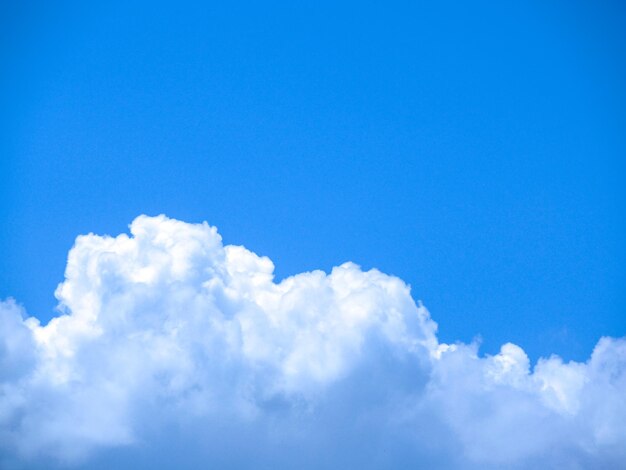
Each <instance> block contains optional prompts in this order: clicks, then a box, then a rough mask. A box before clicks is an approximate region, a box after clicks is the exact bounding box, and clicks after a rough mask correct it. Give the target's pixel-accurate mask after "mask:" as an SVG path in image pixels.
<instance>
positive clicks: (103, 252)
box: [0, 216, 626, 468]
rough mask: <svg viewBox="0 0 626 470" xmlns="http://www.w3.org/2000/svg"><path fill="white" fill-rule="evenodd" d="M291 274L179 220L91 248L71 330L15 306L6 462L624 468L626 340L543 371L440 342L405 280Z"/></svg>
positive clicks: (0, 357) (89, 238)
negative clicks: (279, 273) (277, 273)
mask: <svg viewBox="0 0 626 470" xmlns="http://www.w3.org/2000/svg"><path fill="white" fill-rule="evenodd" d="M273 268H274V266H273V264H272V262H271V261H270V260H269V259H268V258H267V257H259V256H257V255H256V254H254V253H252V252H250V251H249V250H247V249H245V248H243V247H239V246H223V245H222V241H221V237H220V236H219V235H218V233H217V231H216V229H215V228H213V227H210V226H208V225H207V224H201V225H192V224H187V223H184V222H180V221H176V220H171V219H168V218H166V217H164V216H159V217H154V218H150V217H145V216H141V217H138V218H137V219H136V220H135V221H134V222H133V223H132V225H131V236H130V237H129V236H127V235H125V234H123V235H119V236H118V237H115V238H112V237H100V236H96V235H93V234H90V235H86V236H80V237H78V238H77V240H76V244H75V246H74V247H73V248H72V250H71V251H70V254H69V258H68V264H67V269H66V278H65V281H64V282H63V283H62V284H60V285H59V287H58V289H57V291H56V295H57V298H58V300H59V308H60V310H61V312H63V315H61V316H59V317H57V318H55V319H53V320H52V321H50V322H49V323H48V324H47V325H45V326H42V325H40V324H39V323H38V322H37V321H36V320H35V319H34V318H28V319H24V316H25V313H24V312H23V311H22V310H21V309H20V308H19V307H18V306H17V305H16V304H15V303H14V302H13V301H6V302H2V303H0V455H5V457H4V460H2V457H0V464H2V463H4V465H5V466H15V467H16V468H22V467H26V466H37V465H44V464H43V462H45V463H46V465H45V466H49V465H50V462H57V463H69V464H72V465H79V466H80V465H85V466H86V465H89V466H90V467H94V466H95V467H97V466H98V465H100V466H101V467H102V468H106V467H107V466H110V465H111V462H116V463H115V466H116V467H120V466H121V467H124V466H127V467H131V466H137V465H138V462H139V463H140V462H143V463H144V464H146V465H147V464H149V465H150V466H155V465H156V466H159V465H160V466H164V467H167V466H171V465H184V466H188V467H193V466H198V467H204V466H206V464H207V462H209V463H213V464H214V465H217V466H229V465H230V466H232V465H235V466H243V467H252V466H255V465H253V461H254V462H255V463H256V465H257V466H258V465H260V466H263V465H267V466H273V467H276V466H279V467H280V466H283V467H293V466H299V467H301V468H304V467H307V466H309V467H314V466H315V467H319V466H324V467H342V468H343V467H345V466H354V465H359V466H361V467H367V466H370V467H381V466H387V467H388V466H402V467H406V466H416V467H420V466H428V465H431V466H433V465H434V466H438V467H455V468H468V467H476V468H484V467H486V466H490V465H491V466H494V467H498V468H500V467H502V466H503V465H504V466H515V467H522V468H524V467H528V468H531V467H533V466H536V465H537V463H542V464H543V465H544V466H553V467H555V468H556V467H563V466H568V467H577V466H578V467H583V468H584V467H597V466H601V465H608V466H615V465H619V464H621V463H622V462H624V459H625V458H626V451H625V450H624V449H626V424H625V423H626V401H625V400H624V397H625V396H626V341H625V340H624V339H611V338H603V339H601V340H600V342H599V343H598V345H597V346H596V348H595V350H594V352H593V354H592V356H591V358H590V359H589V361H587V362H586V363H574V362H570V363H563V361H562V360H561V359H560V358H558V357H551V358H548V359H541V360H540V361H539V362H538V363H537V364H536V365H535V366H534V368H531V364H530V362H529V360H528V357H527V356H526V354H525V353H524V351H523V350H522V349H521V348H520V347H518V346H516V345H513V344H510V343H509V344H505V345H504V346H503V347H502V349H501V351H500V353H499V354H497V355H495V356H487V357H481V356H479V354H478V348H477V346H476V345H474V344H470V345H465V344H456V345H445V344H440V343H438V341H437V338H436V325H435V323H434V322H433V321H432V320H431V319H430V316H429V313H428V312H427V310H426V309H425V308H424V307H422V306H417V305H416V304H415V303H414V301H413V299H412V298H411V295H410V292H409V288H408V286H407V285H406V284H404V283H403V282H402V281H401V280H400V279H398V278H395V277H393V276H388V275H385V274H383V273H381V272H379V271H377V270H371V271H367V272H363V271H362V270H361V269H360V268H359V267H358V266H357V265H355V264H352V263H346V264H343V265H341V266H339V267H336V268H334V269H333V270H332V272H331V273H330V274H326V273H323V272H321V271H314V272H310V273H303V274H299V275H296V276H293V277H290V278H288V279H285V280H283V281H282V282H280V283H275V282H274V281H273ZM181 452H182V454H183V455H184V457H180V455H181ZM173 455H178V456H179V457H176V458H177V459H179V458H182V459H183V460H182V461H181V460H175V461H172V460H170V461H169V462H170V463H169V464H168V459H172V458H174V457H173ZM185 459H187V460H185ZM255 468H256V466H255Z"/></svg>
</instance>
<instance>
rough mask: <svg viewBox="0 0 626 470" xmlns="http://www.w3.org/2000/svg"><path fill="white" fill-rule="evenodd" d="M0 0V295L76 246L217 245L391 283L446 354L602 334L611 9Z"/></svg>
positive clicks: (618, 273) (608, 229) (610, 174)
mask: <svg viewBox="0 0 626 470" xmlns="http://www.w3.org/2000/svg"><path fill="white" fill-rule="evenodd" d="M204 3H207V2H197V3H195V2H186V1H176V2H126V1H124V2H121V1H111V2H103V3H102V4H99V3H98V4H96V5H94V4H93V2H32V1H25V2H2V3H1V6H0V18H1V20H0V22H1V23H0V45H1V50H0V54H1V57H0V58H1V63H2V69H1V70H0V72H1V74H0V152H1V165H2V166H1V175H2V185H1V189H0V191H1V192H0V204H1V206H0V217H1V219H0V220H1V221H2V223H1V233H0V297H6V296H14V297H16V298H17V299H18V300H19V301H20V302H21V303H23V304H24V305H25V307H26V308H27V309H28V312H29V313H30V314H31V315H35V316H37V317H39V318H40V319H42V320H43V321H47V320H48V319H49V318H51V316H53V315H54V314H55V313H54V305H55V303H56V302H55V299H54V297H53V291H54V289H55V287H56V285H57V283H58V282H60V281H61V280H62V279H63V270H64V266H65V259H66V255H67V251H68V250H69V248H70V247H71V246H72V243H73V240H74V238H75V236H76V235H78V234H81V233H87V232H90V231H93V232H96V233H100V234H103V233H107V234H112V235H116V234H118V233H120V232H123V231H126V230H127V224H128V223H130V221H131V220H132V219H133V218H134V217H135V216H136V215H138V214H141V213H146V214H151V215H156V214H159V213H165V214H167V215H169V216H171V217H175V218H180V219H182V220H185V221H192V222H200V221H202V220H207V221H208V222H209V223H210V224H212V225H217V226H218V228H219V230H220V231H221V233H222V235H223V236H224V239H225V242H226V243H236V244H245V245H246V246H247V247H248V248H250V249H252V250H254V251H256V252H257V253H259V254H265V255H268V256H270V257H271V258H272V260H273V261H274V262H275V264H276V268H277V269H276V271H277V277H278V278H279V279H280V278H282V277H285V276H287V275H291V274H295V273H297V272H301V271H304V270H311V269H315V268H321V269H324V270H328V269H330V268H331V267H332V266H333V265H336V264H339V263H341V262H343V261H346V260H353V261H355V262H357V263H359V264H361V265H362V266H363V267H365V268H369V267H377V268H379V269H381V270H382V271H384V272H388V273H392V274H395V275H398V276H400V277H401V278H402V279H404V280H405V281H407V282H409V283H410V284H411V285H412V286H413V294H414V297H416V298H419V299H422V300H423V301H424V302H425V304H426V305H427V306H428V307H429V309H430V311H431V313H432V314H433V317H434V318H435V320H436V321H437V322H438V323H439V325H440V338H441V339H442V340H444V341H455V340H463V341H470V340H471V339H472V338H473V337H475V336H476V335H480V336H481V337H482V338H483V350H484V351H485V352H491V353H492V352H495V351H496V350H497V349H498V348H499V346H500V344H502V343H503V342H506V341H513V342H515V343H517V344H519V345H521V346H522V347H524V348H525V349H526V350H527V352H528V353H529V354H530V356H531V358H533V359H536V358H537V357H538V356H539V355H549V354H551V353H558V354H561V355H562V356H564V357H565V358H566V359H584V358H585V357H588V355H589V353H590V351H591V348H592V347H593V345H594V344H595V342H596V341H597V340H598V338H599V337H600V336H602V335H613V336H622V335H624V334H625V333H626V317H625V311H624V301H625V300H626V288H625V287H626V286H625V285H624V284H625V280H626V276H625V274H626V273H625V268H624V266H625V261H626V253H625V251H626V250H625V243H624V241H625V235H626V230H625V228H626V224H625V218H626V210H625V209H626V198H625V195H626V190H625V184H624V180H625V174H626V173H625V169H626V168H625V167H626V165H625V163H624V160H625V158H624V157H625V156H626V28H624V22H625V19H626V15H625V10H624V8H623V7H621V6H619V5H620V2H609V1H594V2H591V1H588V2H583V1H571V2H570V1H567V2H566V1H560V2H557V1H526V2H516V3H515V2H511V3H510V4H507V5H504V4H503V2H486V1H477V2H452V1H439V2H391V3H390V2H384V4H383V3H380V2H354V3H349V2H344V3H341V4H336V2H311V3H308V4H301V5H298V6H294V5H293V4H291V2H285V3H264V4H263V5H259V4H258V3H257V4H252V3H242V2H220V3H210V4H209V5H203V4H204Z"/></svg>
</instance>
